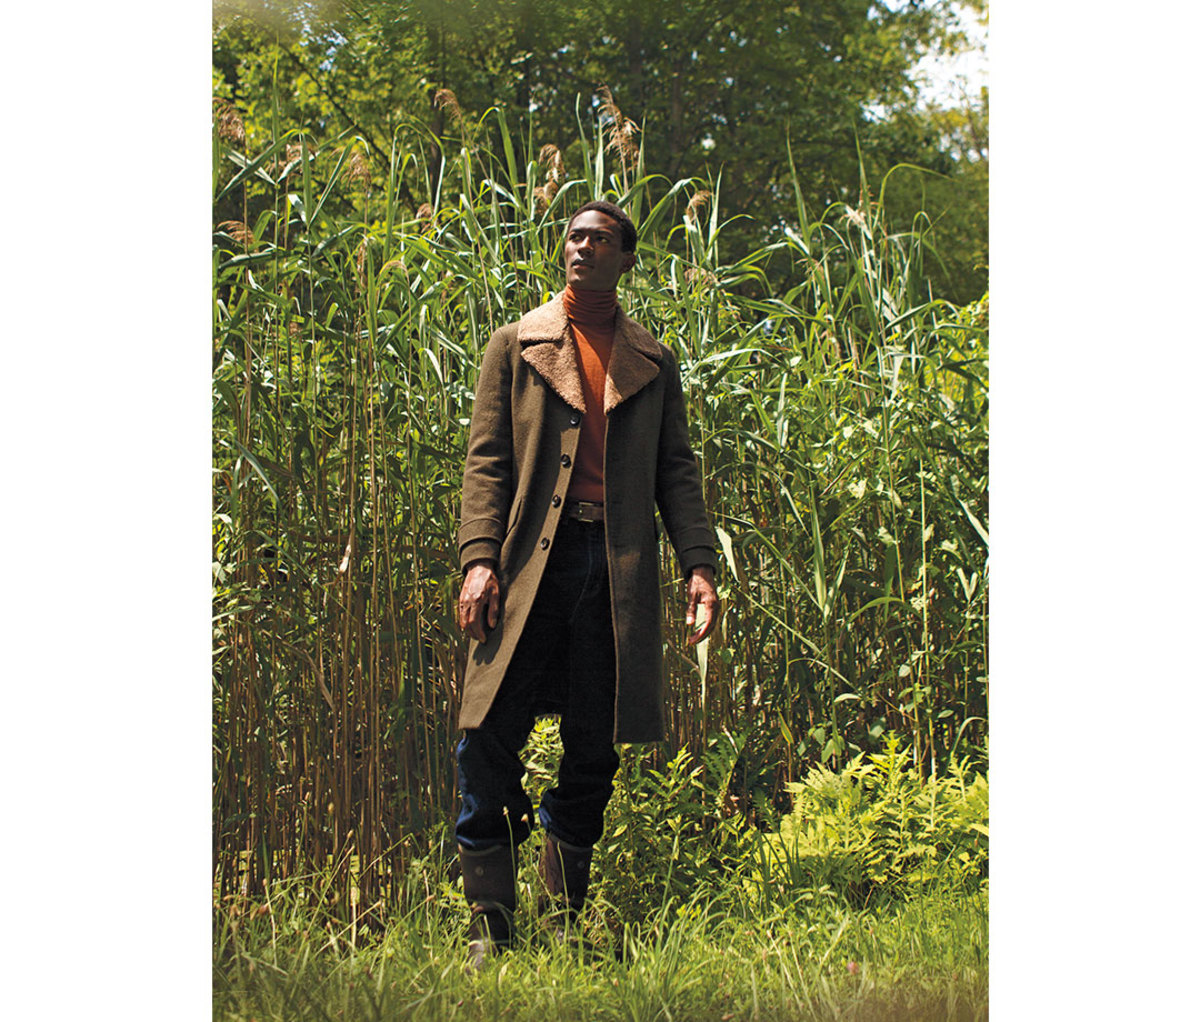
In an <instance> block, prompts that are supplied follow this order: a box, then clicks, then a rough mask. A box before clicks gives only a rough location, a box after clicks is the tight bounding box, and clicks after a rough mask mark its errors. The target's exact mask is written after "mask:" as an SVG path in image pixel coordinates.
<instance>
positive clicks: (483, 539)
mask: <svg viewBox="0 0 1200 1022" xmlns="http://www.w3.org/2000/svg"><path fill="white" fill-rule="evenodd" d="M510 333H511V330H507V329H504V328H502V329H501V330H498V331H496V333H494V334H493V335H492V338H491V340H489V341H488V344H487V348H486V349H485V350H484V354H483V364H482V366H481V367H480V369H479V380H478V382H477V384H476V387H475V408H474V411H473V412H472V415H471V434H470V439H469V440H468V441H467V460H466V466H465V468H464V469H463V496H462V518H461V521H460V524H459V529H458V555H459V564H460V565H461V566H462V567H463V568H466V566H467V565H468V564H469V563H470V562H471V561H474V560H477V559H479V558H482V557H490V558H491V559H492V560H494V561H496V562H497V563H499V561H500V545H501V543H502V542H503V540H504V530H505V526H506V524H507V522H508V512H509V508H510V507H511V505H512V490H513V451H512V402H511V399H510V393H511V389H512V367H511V365H510V363H509V357H508V347H509V344H508V342H509V334H510Z"/></svg>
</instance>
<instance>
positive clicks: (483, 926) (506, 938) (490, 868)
mask: <svg viewBox="0 0 1200 1022" xmlns="http://www.w3.org/2000/svg"><path fill="white" fill-rule="evenodd" d="M458 861H459V863H460V864H461V866H462V876H463V894H465V895H466V896H467V902H468V903H469V904H470V906H471V926H470V929H469V930H468V931H467V938H468V941H469V943H468V945H467V953H468V956H469V958H468V961H467V970H468V971H469V972H478V971H479V970H480V969H481V968H483V964H484V962H485V961H486V960H487V959H488V958H490V957H493V956H494V955H495V954H496V953H497V952H498V951H502V950H504V949H505V948H507V947H508V945H509V944H510V942H511V941H512V919H513V913H514V912H515V911H516V909H517V860H516V849H515V848H514V847H513V846H512V845H497V846H496V847H494V848H488V849H485V850H484V851H482V852H472V851H469V850H468V849H466V848H463V847H462V846H461V845H459V848H458Z"/></svg>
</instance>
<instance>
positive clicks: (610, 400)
mask: <svg viewBox="0 0 1200 1022" xmlns="http://www.w3.org/2000/svg"><path fill="white" fill-rule="evenodd" d="M661 358H662V355H661V353H660V352H659V349H658V342H657V341H656V340H655V339H654V338H653V337H651V336H650V333H649V331H647V330H646V329H645V328H644V327H641V326H639V325H638V324H637V323H635V322H634V321H633V320H632V319H630V318H629V317H628V316H626V315H625V310H624V309H622V308H619V307H618V309H617V327H616V331H615V332H614V334H613V350H612V357H611V358H610V359H609V360H608V379H607V380H605V381H604V414H605V415H608V414H609V413H610V412H611V411H612V410H613V409H614V408H616V407H617V405H619V404H620V403H621V402H622V401H628V400H629V399H630V398H631V397H633V395H634V394H636V393H637V392H638V391H639V390H641V389H642V388H643V387H644V386H646V384H647V383H649V382H650V381H651V380H653V379H654V377H656V376H657V375H658V362H659V359H661Z"/></svg>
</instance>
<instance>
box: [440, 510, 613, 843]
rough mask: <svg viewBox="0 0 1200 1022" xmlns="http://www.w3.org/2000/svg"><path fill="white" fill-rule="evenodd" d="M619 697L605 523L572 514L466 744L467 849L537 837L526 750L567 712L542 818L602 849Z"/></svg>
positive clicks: (462, 785) (463, 830)
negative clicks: (534, 735) (551, 718)
mask: <svg viewBox="0 0 1200 1022" xmlns="http://www.w3.org/2000/svg"><path fill="white" fill-rule="evenodd" d="M615 695H616V650H615V645H614V641H613V630H612V609H611V606H610V604H609V590H608V562H607V559H606V557H605V552H604V526H603V525H600V524H592V523H583V522H577V521H574V520H572V519H569V518H565V517H564V518H563V520H562V524H561V525H560V526H559V528H558V532H557V534H556V535H555V537H554V545H553V547H552V548H551V551H550V557H549V560H548V561H547V563H546V569H545V572H544V573H543V575H542V582H541V585H540V587H539V588H538V592H537V596H536V598H535V599H534V603H533V607H532V608H531V610H530V613H529V619H528V620H527V621H526V623H525V628H524V631H522V633H521V638H520V640H519V641H518V643H517V648H516V650H515V651H514V652H513V659H512V661H511V662H510V664H509V666H508V670H507V672H506V673H505V676H504V681H503V682H502V683H501V685H500V689H499V691H498V692H497V693H496V698H495V700H494V701H493V703H492V706H491V709H489V710H488V713H487V716H486V717H485V718H484V720H483V723H482V724H481V725H480V726H479V727H478V728H468V729H467V730H465V731H464V732H463V737H462V740H461V741H460V742H459V743H458V749H457V756H458V790H459V794H460V795H461V796H462V811H461V812H460V813H459V817H458V823H457V825H456V827H455V836H456V837H457V838H458V842H459V844H461V845H462V846H463V847H464V848H467V849H470V850H472V851H481V850H483V849H486V848H491V847H494V846H496V845H500V844H507V843H508V842H509V841H512V843H513V844H514V845H517V844H520V843H521V842H522V841H524V840H525V839H526V838H527V837H528V836H529V833H530V829H531V824H532V819H533V804H532V803H531V802H530V800H529V796H528V795H527V794H526V793H525V790H524V788H522V786H521V777H522V775H523V774H524V773H525V766H524V764H523V763H522V761H521V750H522V749H523V748H524V746H525V742H526V741H527V740H528V738H529V732H530V731H531V730H532V729H533V722H534V718H535V717H536V716H537V715H538V714H540V713H560V714H561V715H562V722H561V726H560V733H561V735H562V743H563V757H562V763H561V764H560V765H559V769H558V778H557V783H556V784H555V786H554V787H552V788H551V789H549V790H548V791H547V792H546V793H545V795H544V796H543V798H542V804H541V806H540V808H539V809H538V819H539V820H540V821H541V824H542V826H543V827H545V828H546V830H548V831H549V832H550V833H551V834H553V835H554V837H556V838H558V839H559V840H562V841H565V842H567V843H568V844H572V845H578V846H580V847H584V848H587V847H591V846H592V845H594V844H595V843H596V842H597V841H598V840H599V839H600V834H601V833H602V831H603V829H604V807H605V806H606V805H608V800H609V798H610V797H611V795H612V790H613V787H612V779H613V776H614V775H615V774H616V772H617V766H618V763H619V760H618V758H617V751H616V749H615V748H614V747H613V705H614V699H615Z"/></svg>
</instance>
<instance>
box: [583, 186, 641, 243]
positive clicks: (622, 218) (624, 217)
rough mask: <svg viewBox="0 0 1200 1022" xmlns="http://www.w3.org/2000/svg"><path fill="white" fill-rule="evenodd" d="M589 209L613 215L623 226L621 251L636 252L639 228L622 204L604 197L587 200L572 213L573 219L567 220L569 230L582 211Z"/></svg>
mask: <svg viewBox="0 0 1200 1022" xmlns="http://www.w3.org/2000/svg"><path fill="white" fill-rule="evenodd" d="M588 210H595V211H596V212H597V213H603V214H604V215H605V216H607V217H611V218H612V219H613V220H615V221H616V222H617V225H618V226H619V227H620V228H621V251H622V252H634V251H636V250H637V228H636V227H634V226H633V221H632V220H630V219H629V214H628V213H626V212H625V210H623V209H622V208H621V207H620V206H618V205H616V204H615V203H612V202H605V201H604V200H603V199H595V200H593V201H592V202H585V203H584V204H583V205H582V206H580V207H579V208H578V209H577V210H575V212H574V213H572V214H571V219H570V220H568V221H567V230H568V231H570V229H571V224H573V223H574V222H575V218H576V217H577V216H579V214H580V213H586V212H588Z"/></svg>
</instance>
